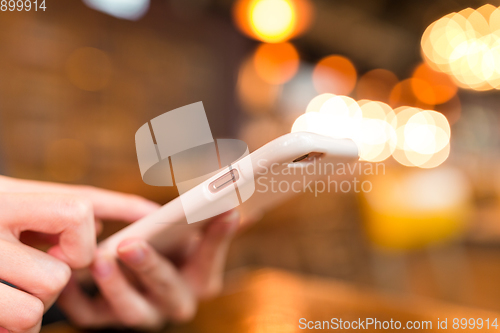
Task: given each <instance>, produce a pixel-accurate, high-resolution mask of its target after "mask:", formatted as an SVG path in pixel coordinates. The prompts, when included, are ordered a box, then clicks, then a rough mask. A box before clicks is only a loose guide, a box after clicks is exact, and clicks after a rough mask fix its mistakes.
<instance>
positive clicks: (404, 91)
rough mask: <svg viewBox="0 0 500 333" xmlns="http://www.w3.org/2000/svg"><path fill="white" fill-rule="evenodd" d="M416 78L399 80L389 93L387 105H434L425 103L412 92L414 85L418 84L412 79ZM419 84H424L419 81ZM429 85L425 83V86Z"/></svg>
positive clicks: (420, 106) (421, 106)
mask: <svg viewBox="0 0 500 333" xmlns="http://www.w3.org/2000/svg"><path fill="white" fill-rule="evenodd" d="M415 80H417V79H413V78H410V79H406V80H403V81H401V82H398V84H396V85H395V86H394V87H393V88H392V90H391V94H390V95H389V105H390V106H391V107H393V108H397V107H400V106H406V105H408V106H412V107H418V108H421V109H433V108H434V105H432V104H427V103H425V102H422V101H421V100H420V99H419V98H418V97H417V96H416V95H415V92H414V90H413V89H414V88H413V87H414V86H418V84H416V83H414V81H415ZM420 84H421V85H424V84H425V82H424V83H422V82H420ZM429 87H430V86H429V85H427V86H426V88H428V89H430V88H429Z"/></svg>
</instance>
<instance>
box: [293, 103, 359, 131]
mask: <svg viewBox="0 0 500 333" xmlns="http://www.w3.org/2000/svg"><path fill="white" fill-rule="evenodd" d="M320 96H321V95H320ZM361 117H362V115H361V109H360V108H359V106H358V104H357V103H356V101H354V100H353V99H352V98H349V97H346V96H334V97H331V98H329V99H328V100H326V101H325V102H323V103H322V105H321V107H320V109H319V111H317V112H314V111H311V112H306V113H304V114H303V115H301V116H300V117H299V118H297V120H296V121H295V123H294V124H293V126H292V132H299V131H306V132H313V133H318V134H322V135H326V136H331V137H333V138H337V139H345V138H348V139H353V140H354V139H355V138H357V137H358V136H359V130H360V125H359V122H360V121H361Z"/></svg>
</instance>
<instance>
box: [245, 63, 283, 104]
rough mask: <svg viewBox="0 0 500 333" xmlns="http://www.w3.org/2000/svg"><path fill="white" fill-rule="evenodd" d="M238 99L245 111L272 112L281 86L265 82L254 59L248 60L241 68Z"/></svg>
mask: <svg viewBox="0 0 500 333" xmlns="http://www.w3.org/2000/svg"><path fill="white" fill-rule="evenodd" d="M237 92H238V97H239V99H240V101H241V104H242V107H243V108H244V110H245V111H247V112H249V113H253V114H262V113H268V112H270V111H271V110H272V109H273V108H274V106H275V105H276V103H277V100H278V97H279V95H280V92H281V86H278V85H272V84H269V83H267V82H266V81H264V80H263V79H262V78H261V77H260V76H259V75H258V74H257V71H256V69H255V66H254V62H253V59H252V58H250V59H247V60H246V61H244V62H243V63H242V65H241V67H240V71H239V73H238V83H237Z"/></svg>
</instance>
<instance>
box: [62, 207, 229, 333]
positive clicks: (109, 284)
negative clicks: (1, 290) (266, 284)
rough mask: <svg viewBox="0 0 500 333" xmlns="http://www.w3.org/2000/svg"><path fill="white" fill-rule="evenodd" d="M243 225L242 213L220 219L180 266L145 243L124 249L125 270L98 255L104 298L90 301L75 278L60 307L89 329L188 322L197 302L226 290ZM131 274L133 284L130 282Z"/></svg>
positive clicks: (136, 241)
mask: <svg viewBox="0 0 500 333" xmlns="http://www.w3.org/2000/svg"><path fill="white" fill-rule="evenodd" d="M238 222H239V214H238V212H237V211H232V212H228V213H226V214H223V215H221V216H218V217H215V218H214V219H213V220H212V221H210V222H209V224H208V225H207V228H206V229H205V230H204V231H203V233H202V235H200V236H201V237H199V239H198V241H197V243H196V244H195V245H194V246H193V247H192V249H193V250H192V251H191V253H190V254H189V255H188V256H187V257H186V259H185V261H184V262H183V263H182V264H180V265H177V266H176V265H174V264H173V263H172V262H171V261H170V260H169V259H167V258H166V257H164V256H162V255H161V254H159V253H158V252H156V251H155V250H154V249H153V248H152V247H151V246H150V245H149V244H148V243H147V242H145V241H144V240H141V239H127V240H124V241H122V242H121V243H120V244H119V246H118V251H117V252H118V256H119V259H120V262H121V263H122V265H120V264H119V263H118V262H117V261H116V260H115V259H114V258H112V257H109V254H107V253H104V252H99V251H98V254H97V258H96V260H95V262H94V264H93V266H92V275H93V277H94V279H95V281H96V284H97V286H98V287H99V290H100V295H99V296H97V297H95V298H90V297H89V296H87V295H86V294H85V293H84V292H83V291H82V290H81V289H80V286H79V285H78V282H77V281H76V280H75V279H71V280H70V282H69V283H68V285H67V287H66V288H65V289H64V291H63V292H62V293H61V296H60V297H59V300H58V305H59V306H60V307H61V308H62V309H63V310H64V311H65V313H66V315H67V316H68V317H69V318H70V319H71V320H72V321H73V322H74V323H76V324H77V325H79V326H82V327H87V328H88V327H91V328H99V327H106V326H117V327H120V326H126V327H132V328H136V329H150V330H151V329H153V330H154V329H159V328H161V327H162V325H164V324H165V323H166V322H167V321H171V322H181V321H186V320H189V319H190V318H192V316H193V315H194V313H195V310H196V306H197V302H198V300H200V299H205V298H208V297H212V296H215V295H216V294H217V293H219V291H220V290H221V288H222V273H223V269H224V262H225V258H226V254H227V250H228V247H229V243H230V239H231V236H232V235H233V234H234V232H235V231H236V229H237V227H238ZM130 274H131V275H132V277H133V279H130V278H128V275H130Z"/></svg>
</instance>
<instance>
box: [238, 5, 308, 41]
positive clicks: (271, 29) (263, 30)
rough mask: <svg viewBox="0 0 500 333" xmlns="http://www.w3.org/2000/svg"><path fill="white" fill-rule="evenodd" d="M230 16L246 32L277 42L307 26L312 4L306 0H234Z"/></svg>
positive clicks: (249, 34)
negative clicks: (231, 15)
mask: <svg viewBox="0 0 500 333" xmlns="http://www.w3.org/2000/svg"><path fill="white" fill-rule="evenodd" d="M233 17H234V21H235V23H236V25H237V27H238V28H239V29H240V30H241V31H242V32H243V33H244V34H246V35H247V36H249V37H251V38H254V39H257V40H260V41H262V42H266V43H281V42H285V41H287V40H289V39H291V38H293V37H296V36H297V35H300V34H301V33H303V32H304V31H305V30H306V29H307V28H308V27H309V26H310V24H311V21H312V17H313V6H312V3H311V1H310V0H237V1H236V2H235V3H234V6H233Z"/></svg>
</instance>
